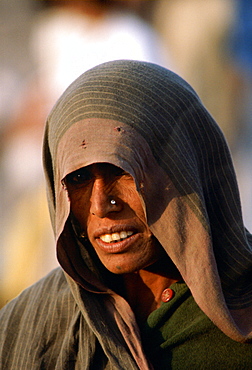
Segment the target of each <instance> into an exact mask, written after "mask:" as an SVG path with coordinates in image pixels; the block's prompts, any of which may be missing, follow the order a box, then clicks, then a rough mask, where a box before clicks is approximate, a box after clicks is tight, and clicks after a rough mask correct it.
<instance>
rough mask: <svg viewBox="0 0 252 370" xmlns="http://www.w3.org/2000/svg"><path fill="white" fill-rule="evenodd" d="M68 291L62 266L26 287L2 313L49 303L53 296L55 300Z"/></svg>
mask: <svg viewBox="0 0 252 370" xmlns="http://www.w3.org/2000/svg"><path fill="white" fill-rule="evenodd" d="M67 293H70V289H69V287H68V284H67V281H66V278H65V275H64V272H63V271H62V269H61V268H56V269H54V270H53V271H51V272H50V273H49V274H48V275H47V276H45V277H44V278H42V279H41V280H39V281H38V282H36V283H35V284H33V285H31V286H30V287H28V288H27V289H25V290H24V291H23V292H21V293H20V294H19V295H18V296H17V297H16V298H14V299H13V300H11V301H10V302H9V303H7V304H6V305H5V306H4V307H3V308H2V310H1V311H0V313H1V315H3V314H6V313H7V312H8V311H13V310H15V311H17V310H24V309H26V308H27V307H30V306H31V305H35V306H38V305H40V304H42V303H44V304H48V303H49V301H50V299H51V298H52V297H53V299H54V300H55V298H56V297H58V296H62V294H63V295H64V294H67ZM45 300H46V301H45ZM1 315H0V318H1Z"/></svg>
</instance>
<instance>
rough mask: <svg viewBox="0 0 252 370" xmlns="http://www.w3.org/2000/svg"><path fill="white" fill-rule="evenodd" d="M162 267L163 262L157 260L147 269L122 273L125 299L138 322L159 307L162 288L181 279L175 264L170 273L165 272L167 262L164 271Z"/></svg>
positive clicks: (143, 320) (142, 320)
mask: <svg viewBox="0 0 252 370" xmlns="http://www.w3.org/2000/svg"><path fill="white" fill-rule="evenodd" d="M163 267H164V263H163V262H157V263H155V264H154V265H152V266H150V267H149V268H147V269H143V270H139V271H137V272H134V273H131V274H124V275H123V279H124V285H125V294H126V299H127V301H128V302H129V304H130V306H131V308H132V310H133V312H134V313H135V316H136V319H137V321H138V323H140V324H141V323H142V322H145V321H146V319H147V317H148V316H149V314H150V313H151V312H152V311H154V310H156V309H157V308H158V307H160V305H161V295H162V292H163V290H164V289H166V288H168V287H169V286H170V285H171V284H173V283H174V282H177V281H179V280H181V276H180V274H179V272H178V271H177V270H176V269H175V266H173V267H174V269H173V271H172V272H171V271H170V273H167V269H169V268H168V266H167V264H166V269H165V270H166V271H165V272H164V268H163Z"/></svg>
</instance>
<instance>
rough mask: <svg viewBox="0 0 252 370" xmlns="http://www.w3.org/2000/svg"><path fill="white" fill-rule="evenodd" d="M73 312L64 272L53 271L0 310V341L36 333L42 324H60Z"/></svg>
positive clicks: (74, 305) (70, 294) (58, 269)
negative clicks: (56, 320)
mask: <svg viewBox="0 0 252 370" xmlns="http://www.w3.org/2000/svg"><path fill="white" fill-rule="evenodd" d="M75 310H76V303H75V301H74V298H73V296H72V293H71V291H70V288H69V286H68V284H67V281H66V278H65V275H64V272H63V271H62V269H61V268H57V269H55V270H53V271H52V272H51V273H49V274H48V275H47V276H46V277H44V278H43V279H41V280H39V281H38V282H37V283H35V284H34V285H32V286H30V287H29V288H27V289H25V290H24V291H23V292H22V293H21V294H20V295H19V296H17V297H16V298H15V299H13V300H12V301H10V302H9V303H7V304H6V305H5V306H4V307H3V308H2V309H1V311H0V326H1V333H0V342H1V341H2V340H5V339H6V338H7V337H8V336H9V335H11V336H12V339H14V337H15V336H16V335H20V333H30V332H32V331H33V332H35V331H36V330H40V329H39V328H42V327H43V326H45V324H46V323H50V321H52V320H55V319H58V320H59V321H61V320H62V318H63V317H66V316H68V315H69V314H71V311H75ZM57 316H58V317H57ZM17 333H18V334H17ZM3 338H4V339H3Z"/></svg>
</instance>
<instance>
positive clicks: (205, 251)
mask: <svg viewBox="0 0 252 370" xmlns="http://www.w3.org/2000/svg"><path fill="white" fill-rule="evenodd" d="M96 162H108V163H111V164H114V165H116V166H119V167H121V168H123V169H124V170H125V171H127V172H129V173H130V174H131V175H132V176H133V178H134V179H135V183H136V187H137V190H138V191H139V195H140V197H141V199H142V202H143V206H144V209H145V212H146V217H147V221H148V225H149V227H150V229H151V231H152V233H153V234H154V236H155V237H156V238H157V239H158V240H159V242H160V243H161V245H162V246H163V248H164V249H165V250H166V252H167V254H168V255H169V257H170V258H171V259H172V261H173V262H174V264H175V265H176V266H177V268H178V270H179V271H180V273H181V275H182V277H183V279H184V281H185V282H186V284H187V285H188V287H189V289H190V290H191V292H192V295H193V297H194V299H195V301H196V302H197V304H198V305H199V307H200V308H201V309H202V310H203V311H204V313H205V314H206V315H207V316H208V317H209V318H210V319H211V320H212V321H213V322H214V323H215V324H216V325H217V326H218V327H219V328H220V329H221V330H222V331H223V332H224V333H225V334H226V335H228V336H230V337H231V338H233V339H235V340H238V341H244V340H246V338H247V337H248V336H249V335H248V333H247V332H246V333H245V332H243V331H242V328H241V327H240V328H239V322H236V323H235V321H234V320H233V318H232V315H231V314H230V312H231V313H232V312H235V310H237V312H238V311H239V312H240V311H241V310H243V309H247V308H248V307H251V306H252V251H251V241H252V238H251V235H250V234H249V233H248V231H247V230H246V229H245V228H244V225H243V220H242V214H241V206H240V200H239V193H238V187H237V181H236V176H235V173H234V169H233V165H232V161H231V157H230V153H229V149H228V146H227V144H226V141H225V139H224V137H223V134H222V132H221V131H220V129H219V127H218V126H217V124H216V123H215V121H214V120H213V118H212V117H211V115H210V114H209V113H208V111H207V110H206V109H205V107H204V106H203V105H202V103H201V101H200V99H199V97H198V96H197V94H196V93H195V91H194V90H193V89H192V88H191V86H190V85H188V84H187V83H186V82H185V81H184V80H183V79H181V78H180V77H179V76H177V75H176V74H174V73H173V72H171V71H169V70H167V69H165V68H163V67H160V66H157V65H155V64H151V63H146V62H139V61H129V60H127V61H126V60H125V61H124V60H121V61H113V62H108V63H104V64H101V65H99V66H97V67H95V68H93V69H91V70H89V71H87V72H85V73H84V74H83V75H81V76H80V77H79V78H78V79H77V80H76V81H75V82H73V83H72V84H71V85H70V87H69V88H68V89H67V90H66V91H65V93H64V94H63V95H62V96H61V97H60V99H59V100H58V102H57V103H56V105H55V107H54V108H53V110H52V112H51V114H50V116H49V118H48V122H47V127H46V132H45V141H44V165H45V171H46V176H47V180H48V198H49V207H50V214H51V220H52V224H53V228H54V231H55V235H56V239H57V250H58V259H59V262H60V263H61V265H62V267H63V269H64V270H65V271H66V272H67V274H68V275H69V276H71V278H72V279H73V280H74V282H75V283H78V284H79V285H81V286H82V287H84V288H85V289H89V290H91V291H100V292H102V291H104V290H106V288H104V285H103V283H102V282H101V279H100V278H99V279H98V278H97V275H96V278H94V273H95V268H96V267H95V266H94V259H93V258H92V251H90V250H91V249H90V248H89V246H88V244H89V242H88V241H86V244H84V245H85V246H86V250H87V251H88V253H87V254H85V253H83V251H82V252H81V253H82V254H81V256H80V249H81V248H82V249H83V246H80V244H79V243H78V241H77V240H76V237H75V233H74V231H73V229H74V226H73V225H72V223H71V222H70V217H69V212H70V204H69V200H68V197H67V192H66V191H65V190H64V189H63V188H62V184H61V181H62V179H63V178H64V177H65V176H66V175H67V174H68V173H70V172H72V171H74V170H76V169H78V168H80V167H84V166H87V165H89V164H92V163H96ZM84 249H85V248H84ZM95 264H97V263H96V262H95Z"/></svg>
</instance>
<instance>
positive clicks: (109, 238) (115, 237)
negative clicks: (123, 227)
mask: <svg viewBox="0 0 252 370" xmlns="http://www.w3.org/2000/svg"><path fill="white" fill-rule="evenodd" d="M132 234H133V231H121V232H120V233H113V234H104V235H101V236H100V239H101V240H102V241H103V242H105V243H112V242H117V241H119V240H122V239H126V238H128V237H129V236H131V235H132Z"/></svg>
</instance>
